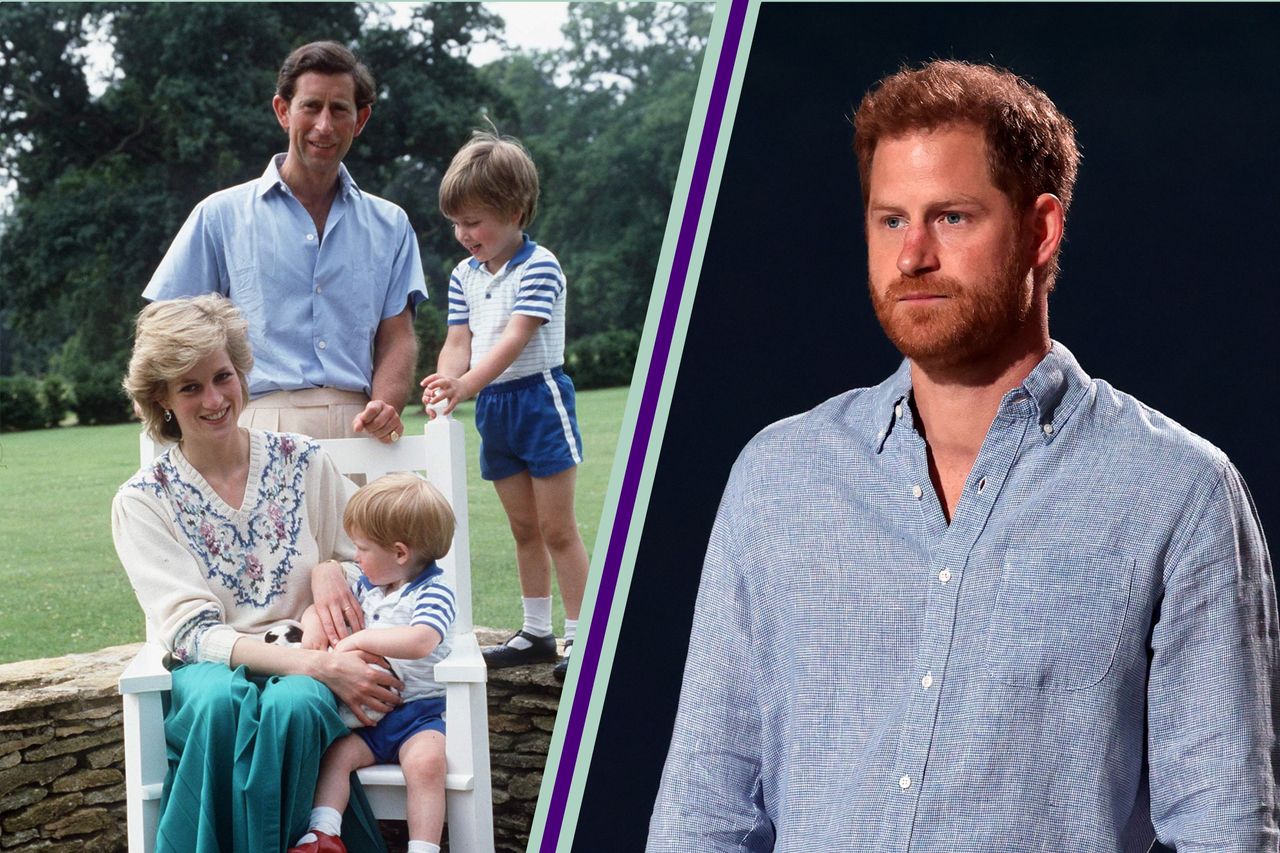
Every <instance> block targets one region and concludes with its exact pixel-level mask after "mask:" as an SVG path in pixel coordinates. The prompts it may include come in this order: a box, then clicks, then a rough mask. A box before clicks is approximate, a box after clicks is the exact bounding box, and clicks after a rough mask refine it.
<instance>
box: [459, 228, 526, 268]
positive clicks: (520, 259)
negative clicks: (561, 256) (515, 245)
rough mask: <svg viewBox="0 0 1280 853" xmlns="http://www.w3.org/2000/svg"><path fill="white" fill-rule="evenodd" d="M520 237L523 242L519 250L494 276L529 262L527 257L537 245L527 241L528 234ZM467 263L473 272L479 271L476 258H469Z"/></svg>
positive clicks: (478, 263) (478, 261)
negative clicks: (522, 238)
mask: <svg viewBox="0 0 1280 853" xmlns="http://www.w3.org/2000/svg"><path fill="white" fill-rule="evenodd" d="M521 236H522V237H524V242H523V243H521V244H520V248H519V249H516V253H515V254H514V255H512V256H511V260H509V261H507V262H506V263H505V264H503V265H502V269H500V270H498V271H497V272H496V273H494V275H495V276H497V275H501V274H502V273H503V272H504V271H505V270H509V269H511V268H512V267H518V266H520V265H521V264H523V263H524V262H525V261H527V260H529V256H530V255H532V254H533V250H534V249H536V248H538V244H537V243H535V242H533V240H531V239H529V235H528V234H522V235H521ZM467 263H468V264H470V265H471V268H472V269H473V270H478V269H480V260H479V259H478V258H471V259H470V260H469V261H467Z"/></svg>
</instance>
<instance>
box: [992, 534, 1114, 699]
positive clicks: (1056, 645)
mask: <svg viewBox="0 0 1280 853" xmlns="http://www.w3.org/2000/svg"><path fill="white" fill-rule="evenodd" d="M1134 562H1135V561H1134V560H1133V559H1132V558H1131V557H1126V556H1125V555H1123V554H1121V553H1120V552H1119V551H1116V550H1113V549H1110V548H1088V549H1082V548H1079V547H1071V546H1068V547H1064V548H1052V547H1043V546H1041V547H1033V548H1010V549H1009V550H1008V551H1006V552H1005V558H1004V566H1003V569H1002V573H1001V577H1000V591H999V593H998V594H997V596H996V602H995V607H994V608H993V609H992V611H991V620H990V622H989V623H988V625H987V650H986V668H987V673H988V674H989V675H990V676H991V677H992V678H995V679H996V680H998V681H1000V682H1002V683H1003V684H1007V685H1009V686H1011V687H1022V688H1029V689H1036V690H1048V691H1058V692H1065V691H1072V690H1083V689H1085V688H1089V687H1093V686H1094V685H1096V684H1098V683H1099V682H1100V681H1102V679H1103V678H1104V677H1106V674H1107V672H1108V671H1109V670H1110V669H1111V665H1112V662H1113V661H1114V660H1115V656H1116V651H1117V649H1118V647H1119V645H1120V638H1121V636H1122V634H1123V628H1124V623H1125V618H1126V615H1127V613H1128V609H1129V597H1130V589H1131V585H1132V580H1133V568H1134Z"/></svg>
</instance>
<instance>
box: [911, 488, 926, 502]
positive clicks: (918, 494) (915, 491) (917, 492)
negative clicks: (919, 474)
mask: <svg viewBox="0 0 1280 853" xmlns="http://www.w3.org/2000/svg"><path fill="white" fill-rule="evenodd" d="M911 494H913V495H915V497H916V500H919V499H920V497H921V496H922V495H923V494H924V489H922V488H920V487H919V486H912V487H911Z"/></svg>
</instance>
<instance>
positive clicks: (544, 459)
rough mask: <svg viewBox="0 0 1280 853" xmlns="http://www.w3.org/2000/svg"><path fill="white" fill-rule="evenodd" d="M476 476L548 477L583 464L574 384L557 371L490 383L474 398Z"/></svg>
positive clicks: (558, 369) (490, 478) (545, 371)
mask: <svg viewBox="0 0 1280 853" xmlns="http://www.w3.org/2000/svg"><path fill="white" fill-rule="evenodd" d="M476 429H477V430H479V431H480V476H481V477H483V478H484V479H486V480H505V479H506V478H507V477H511V476H513V475H515V474H519V473H520V472H522V471H528V472H529V474H530V475H531V476H534V477H550V476H551V475H552V474H559V473H560V472H561V471H564V470H566V469H569V468H572V467H573V466H574V465H577V464H579V463H580V462H582V435H581V434H580V433H579V432H578V418H577V415H575V414H574V393H573V380H572V379H570V378H569V377H568V375H566V374H565V372H564V370H563V369H562V368H560V367H553V368H551V369H550V370H544V371H542V372H541V373H534V374H531V375H529V376H522V377H521V378H519V379H513V380H511V381H510V382H499V383H495V384H493V385H489V386H488V387H486V388H485V389H484V390H483V391H481V392H480V395H479V396H478V397H477V398H476Z"/></svg>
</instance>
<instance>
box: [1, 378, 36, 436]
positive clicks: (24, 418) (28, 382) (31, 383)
mask: <svg viewBox="0 0 1280 853" xmlns="http://www.w3.org/2000/svg"><path fill="white" fill-rule="evenodd" d="M44 425H45V409H44V406H43V405H41V403H40V384H39V383H38V382H36V380H34V379H32V378H31V377H30V376H0V430H3V431H5V432H13V431H15V430H24V429H40V428H41V427H43V426H44Z"/></svg>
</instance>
